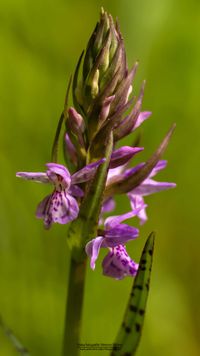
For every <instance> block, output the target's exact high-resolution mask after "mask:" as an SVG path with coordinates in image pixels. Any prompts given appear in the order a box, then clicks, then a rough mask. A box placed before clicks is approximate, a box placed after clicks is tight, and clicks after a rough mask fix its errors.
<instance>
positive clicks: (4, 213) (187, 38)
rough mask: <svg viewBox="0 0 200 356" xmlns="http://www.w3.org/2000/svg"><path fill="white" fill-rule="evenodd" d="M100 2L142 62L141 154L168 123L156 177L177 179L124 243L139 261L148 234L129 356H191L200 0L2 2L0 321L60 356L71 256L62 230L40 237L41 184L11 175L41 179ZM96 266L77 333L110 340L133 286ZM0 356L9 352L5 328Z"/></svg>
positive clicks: (199, 243) (37, 348)
mask: <svg viewBox="0 0 200 356" xmlns="http://www.w3.org/2000/svg"><path fill="white" fill-rule="evenodd" d="M102 5H103V6H104V7H105V8H106V9H107V10H108V11H109V12H111V13H112V15H113V16H114V17H116V16H117V17H118V18H119V21H120V24H121V30H122V33H123V35H124V40H125V45H126V48H127V55H128V60H129V64H130V65H131V64H132V63H133V61H135V60H136V59H139V62H140V66H139V70H138V74H137V76H136V80H135V90H136V92H137V91H138V89H139V86H140V84H141V81H142V79H146V80H147V86H146V92H145V98H144V104H143V108H144V109H148V110H152V111H153V116H152V117H151V118H150V119H149V121H148V122H146V123H145V124H144V125H143V127H142V129H141V131H142V140H143V141H142V144H144V145H145V152H144V153H142V154H140V158H141V159H145V158H146V157H148V156H149V155H150V154H151V153H152V152H153V150H154V149H155V148H156V146H157V145H158V144H159V142H160V140H161V138H162V137H163V136H164V134H165V133H166V131H167V130H168V128H169V126H170V125H171V123H172V122H176V123H177V129H176V132H175V135H174V136H173V139H172V141H171V143H170V146H169V148H168V150H167V152H166V154H165V158H167V159H168V161H169V166H168V168H167V170H166V171H165V172H163V173H161V174H160V177H158V178H160V179H163V180H169V181H174V182H176V183H177V189H175V190H171V191H169V192H163V193H160V194H158V195H154V196H151V197H149V198H147V202H148V203H149V208H148V215H149V220H148V222H147V223H146V225H145V226H143V227H142V228H141V233H140V238H139V239H138V240H137V241H135V242H134V243H132V244H130V246H129V252H130V254H131V256H132V257H133V258H134V259H135V260H138V259H139V256H140V253H141V250H142V247H143V245H144V242H145V239H146V237H147V235H148V233H149V232H150V231H152V230H155V231H156V232H157V239H156V249H155V257H154V265H153V275H152V283H151V290H150V297H149V302H148V311H147V315H146V319H145V326H144V330H143V337H142V342H141V344H140V347H139V350H138V356H146V355H148V356H161V355H162V356H169V355H170V356H179V355H181V356H188V355H190V356H198V355H200V338H199V335H200V310H199V301H200V293H199V292H200V285H199V280H200V278H199V275H200V263H199V249H200V239H199V233H198V227H199V216H198V213H199V201H198V199H199V197H200V188H199V171H200V170H199V160H200V146H199V134H200V105H199V103H200V99H199V95H200V85H199V83H200V2H199V0H190V1H189V0H187V1H186V0H176V1H173V0H162V1H160V0H152V1H148V0H135V1H131V0H112V1H108V0H107V1H106V0H105V1H103V0H102V1H99V0H98V1H93V0H86V1H80V0H79V1H77V0H74V1H72V0H70V1H67V0H65V1H64V0H63V1H62V0H58V1H52V0H43V1H38V0H35V1H27V0H18V1H14V0H1V3H0V51H1V55H0V118H1V129H0V161H1V172H2V173H1V186H0V190H1V191H0V195H1V199H0V313H1V315H2V316H3V318H4V320H5V321H6V323H7V324H8V325H9V326H10V327H11V328H12V329H13V330H14V331H15V333H16V334H17V335H18V336H19V337H20V339H21V340H23V343H24V344H25V345H26V346H27V347H28V349H29V350H30V351H31V355H33V356H46V355H47V356H51V355H52V356H57V355H58V356H59V354H60V349H61V340H62V329H63V314H64V309H65V298H66V290H67V289H66V288H67V278H68V277H67V276H68V260H69V251H68V248H67V245H66V228H65V227H63V226H57V225H56V226H53V228H52V229H51V230H50V231H48V232H46V231H44V229H43V225H42V222H41V221H38V220H36V219H35V218H34V212H35V207H36V204H37V203H38V202H39V201H40V200H41V199H42V198H43V196H45V194H46V193H48V192H49V187H45V186H43V185H37V184H34V183H33V184H32V183H29V182H22V181H20V180H17V179H16V178H15V172H16V171H34V170H35V171H43V170H44V164H45V162H48V161H49V160H50V151H51V144H52V140H53V137H54V132H55V128H56V125H57V120H58V118H59V115H60V112H61V110H62V107H63V100H64V96H65V91H66V84H67V80H68V78H69V75H70V74H71V73H72V72H73V70H74V67H75V65H76V62H77V58H78V56H79V54H80V52H81V51H82V49H83V48H84V47H85V45H86V43H87V40H88V38H89V36H90V34H91V31H92V30H93V27H94V25H95V23H96V21H97V19H98V15H99V10H100V7H101V6H102ZM127 142H128V141H127ZM119 203H120V204H119ZM119 205H120V208H118V212H123V211H127V210H128V209H129V204H128V201H127V200H126V198H121V199H118V207H119ZM135 225H136V226H137V223H136V224H135ZM103 255H104V254H103V253H102V254H101V256H100V259H102V258H103ZM100 259H99V261H98V263H97V268H96V270H95V272H93V271H91V270H90V269H89V268H88V274H87V284H86V294H85V308H84V320H83V333H82V341H83V342H87V343H112V342H113V340H114V338H115V335H116V332H117V330H118V326H119V324H120V322H121V318H122V315H123V311H124V307H125V304H126V301H127V297H128V294H129V291H130V288H131V284H132V281H131V279H130V278H127V279H125V280H123V281H115V280H112V279H109V278H106V277H103V276H102V275H101V261H100ZM82 354H84V355H85V356H87V355H91V351H84V352H82ZM92 354H93V355H94V352H92ZM95 354H97V355H98V354H99V355H102V356H103V355H104V354H105V355H107V353H106V352H103V351H96V353H95ZM0 355H1V356H12V355H13V356H14V355H16V351H14V350H13V348H12V346H11V345H10V343H9V341H8V340H7V339H6V338H5V336H4V334H3V332H2V330H0ZM69 356H72V355H69Z"/></svg>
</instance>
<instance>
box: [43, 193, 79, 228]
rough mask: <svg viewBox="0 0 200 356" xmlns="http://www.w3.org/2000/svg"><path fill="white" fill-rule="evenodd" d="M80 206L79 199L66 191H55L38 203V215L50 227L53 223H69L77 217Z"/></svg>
mask: <svg viewBox="0 0 200 356" xmlns="http://www.w3.org/2000/svg"><path fill="white" fill-rule="evenodd" d="M78 213H79V207H78V203H77V201H76V200H75V199H74V198H73V197H72V196H71V195H69V194H67V193H66V192H65V191H61V192H58V191H54V192H53V193H52V194H51V195H49V196H48V197H46V198H44V199H43V201H42V202H41V203H40V204H39V205H38V208H37V211H36V216H37V217H38V218H40V219H44V225H45V227H46V228H47V229H48V228H50V227H51V225H52V223H59V224H67V223H68V222H70V221H72V220H74V219H76V218H77V216H78Z"/></svg>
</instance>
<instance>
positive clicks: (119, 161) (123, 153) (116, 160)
mask: <svg viewBox="0 0 200 356" xmlns="http://www.w3.org/2000/svg"><path fill="white" fill-rule="evenodd" d="M143 149H144V148H143V147H130V146H123V147H121V148H119V149H117V150H115V151H113V153H112V155H111V161H110V168H115V167H118V166H121V165H124V164H125V163H127V162H128V161H129V160H130V159H131V158H132V157H133V156H134V155H135V154H136V153H138V152H140V151H142V150H143Z"/></svg>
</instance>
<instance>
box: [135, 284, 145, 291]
mask: <svg viewBox="0 0 200 356" xmlns="http://www.w3.org/2000/svg"><path fill="white" fill-rule="evenodd" d="M134 289H139V290H142V289H143V287H142V286H140V285H139V284H138V285H136V286H134Z"/></svg>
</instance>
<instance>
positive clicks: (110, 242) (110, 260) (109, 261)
mask: <svg viewBox="0 0 200 356" xmlns="http://www.w3.org/2000/svg"><path fill="white" fill-rule="evenodd" d="M134 215H135V212H133V211H131V212H129V213H126V214H123V215H120V216H112V217H109V218H107V219H106V220H105V223H104V226H105V229H104V230H99V236H97V237H96V238H95V239H93V240H91V241H89V242H88V243H87V245H86V247H85V251H86V253H87V255H88V256H89V257H90V267H91V268H92V269H95V262H96V260H97V258H98V255H99V251H100V248H103V247H104V248H105V247H106V248H109V253H108V254H107V255H106V257H105V258H104V260H103V262H102V267H103V274H104V275H107V276H110V277H113V278H116V279H122V278H124V277H125V276H135V275H136V273H137V269H138V264H136V263H135V262H134V261H132V260H131V258H130V257H129V256H128V254H127V252H126V248H125V246H124V244H125V243H126V242H128V241H130V240H134V239H135V238H136V237H138V234H139V230H138V229H136V228H135V227H132V226H129V225H126V224H121V222H122V221H124V220H126V219H130V218H131V217H133V216H134Z"/></svg>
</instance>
